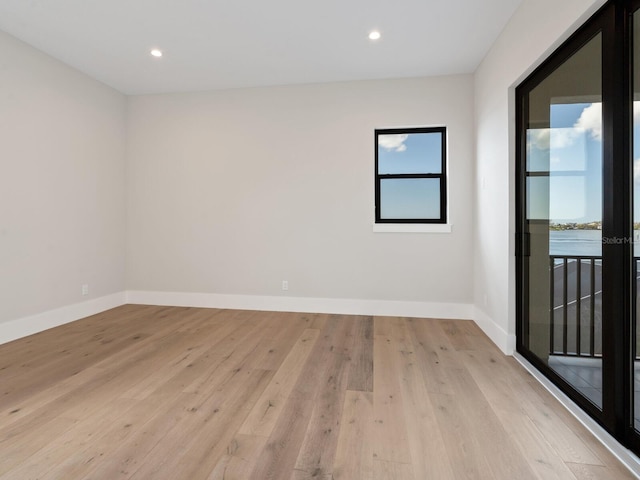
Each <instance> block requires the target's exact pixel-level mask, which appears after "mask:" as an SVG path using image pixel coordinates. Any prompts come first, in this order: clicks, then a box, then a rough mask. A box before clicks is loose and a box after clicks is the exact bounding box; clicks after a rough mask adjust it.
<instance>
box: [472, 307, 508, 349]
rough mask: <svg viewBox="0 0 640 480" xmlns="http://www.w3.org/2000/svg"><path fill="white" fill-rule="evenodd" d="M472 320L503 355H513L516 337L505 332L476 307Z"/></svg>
mask: <svg viewBox="0 0 640 480" xmlns="http://www.w3.org/2000/svg"><path fill="white" fill-rule="evenodd" d="M473 320H475V322H476V323H477V324H478V326H479V327H480V329H481V330H482V331H483V332H484V333H485V334H486V335H487V336H488V337H489V338H490V339H491V341H492V342H493V343H495V344H496V345H497V347H498V348H499V349H500V350H502V353H504V354H505V355H513V352H515V351H516V336H515V335H512V334H509V333H508V332H506V331H505V330H504V329H503V328H502V327H501V326H500V325H498V324H497V323H496V322H494V321H493V319H492V318H491V317H490V316H489V315H487V314H486V313H484V311H482V310H480V309H479V308H478V307H474V315H473Z"/></svg>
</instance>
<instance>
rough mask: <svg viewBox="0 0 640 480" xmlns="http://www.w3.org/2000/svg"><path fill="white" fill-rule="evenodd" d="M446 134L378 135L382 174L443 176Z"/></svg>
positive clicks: (379, 162) (379, 169)
mask: <svg viewBox="0 0 640 480" xmlns="http://www.w3.org/2000/svg"><path fill="white" fill-rule="evenodd" d="M442 147H443V145H442V134H441V133H440V132H430V133H401V134H393V135H382V134H379V135H378V174H380V175H388V174H402V173H442Z"/></svg>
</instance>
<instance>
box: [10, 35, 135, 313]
mask: <svg viewBox="0 0 640 480" xmlns="http://www.w3.org/2000/svg"><path fill="white" fill-rule="evenodd" d="M125 114H126V98H125V97H124V96H123V95H121V94H119V93H117V92H115V91H114V90H112V89H110V88H108V87H105V86H104V85H102V84H101V83H98V82H97V81H95V80H92V79H90V78H89V77H87V76H85V75H83V74H81V73H79V72H78V71H76V70H73V69H71V68H69V67H67V66H65V65H64V64H62V63H61V62H59V61H57V60H54V59H52V58H51V57H48V56H46V55H44V54H43V53H40V52H39V51H37V50H35V49H33V48H31V47H29V46H27V45H25V44H24V43H21V42H19V41H18V40H16V39H14V38H12V37H10V36H8V35H6V34H4V33H2V32H0V323H1V322H5V321H8V320H14V319H17V318H21V317H24V316H27V315H32V314H35V313H40V312H43V311H47V310H51V309H55V308H59V307H63V306H66V305H70V304H74V303H78V302H82V301H83V300H89V299H92V298H96V297H99V296H105V295H108V294H112V293H114V292H120V291H122V290H123V289H124V269H125V267H124V259H125V254H124V250H125V211H124V208H125V191H124V184H125V181H124V172H125V169H124V159H125V155H124V148H125ZM83 284H87V285H89V294H88V295H86V296H82V295H81V285H83Z"/></svg>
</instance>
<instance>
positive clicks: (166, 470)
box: [0, 305, 633, 480]
mask: <svg viewBox="0 0 640 480" xmlns="http://www.w3.org/2000/svg"><path fill="white" fill-rule="evenodd" d="M0 478H1V479H12V480H26V479H64V480H70V479H80V478H83V479H84V478H88V479H105V480H113V479H120V478H131V479H154V480H155V479H172V480H180V479H185V480H198V479H225V480H230V479H256V480H264V479H276V480H289V479H292V480H301V479H322V480H328V479H334V480H338V479H346V480H357V479H375V480H391V479H397V480H405V479H414V480H423V479H435V480H446V479H474V480H477V479H481V480H483V479H509V480H512V479H518V480H523V479H540V480H550V479H598V480H603V479H626V478H633V477H632V475H630V474H629V473H628V472H627V470H626V469H624V468H623V467H622V466H621V465H620V464H619V463H618V462H617V460H616V459H615V458H614V457H613V456H612V455H611V454H610V453H609V452H608V451H607V450H606V449H605V448H604V447H603V446H602V445H601V444H600V443H599V442H598V441H597V440H595V439H594V438H593V437H592V436H591V434H590V433H588V432H587V430H586V429H585V428H583V427H582V426H581V425H580V424H579V423H578V422H577V421H576V420H575V419H574V418H573V417H572V416H571V415H570V414H569V413H568V412H566V411H565V410H564V409H563V408H562V407H561V406H560V404H559V403H558V402H557V401H555V399H554V398H553V397H551V395H549V394H548V393H547V392H546V391H545V390H544V389H543V388H542V387H541V386H540V385H539V384H538V383H537V382H536V381H535V380H534V379H533V378H532V377H531V376H530V375H529V374H528V373H526V372H525V371H524V369H522V368H521V367H520V366H519V365H518V364H517V363H516V362H515V360H514V359H512V358H509V357H505V356H504V355H502V354H501V353H500V352H499V351H498V350H497V349H496V347H495V346H494V345H493V344H492V343H491V342H490V341H489V339H488V338H487V337H486V336H485V335H484V334H483V333H482V332H481V331H480V330H479V329H478V327H477V326H476V325H475V324H474V323H472V322H469V321H445V320H425V319H410V318H397V317H375V318H373V317H365V316H342V315H320V314H293V313H272V312H249V311H232V310H215V309H198V308H177V307H155V306H140V305H126V306H123V307H119V308H116V309H113V310H110V311H108V312H105V313H102V314H99V315H94V316H92V317H89V318H86V319H83V320H80V321H78V322H74V323H71V324H68V325H64V326H61V327H58V328H55V329H52V330H49V331H46V332H43V333H40V334H37V335H33V336H31V337H27V338H24V339H20V340H17V341H15V342H12V343H9V344H6V345H2V346H0Z"/></svg>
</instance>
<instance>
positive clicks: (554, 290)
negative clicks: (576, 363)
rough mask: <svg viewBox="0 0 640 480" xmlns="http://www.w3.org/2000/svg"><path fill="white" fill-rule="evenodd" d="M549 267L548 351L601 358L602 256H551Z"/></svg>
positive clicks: (557, 353) (565, 354) (556, 353)
mask: <svg viewBox="0 0 640 480" xmlns="http://www.w3.org/2000/svg"><path fill="white" fill-rule="evenodd" d="M634 263H637V259H636V261H635V262H634ZM550 268H551V275H550V288H549V294H550V304H551V322H550V336H549V338H550V342H549V352H550V353H551V354H552V355H563V356H576V357H587V358H593V357H600V356H602V341H601V339H602V257H596V256H590V255H574V256H566V255H551V256H550Z"/></svg>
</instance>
